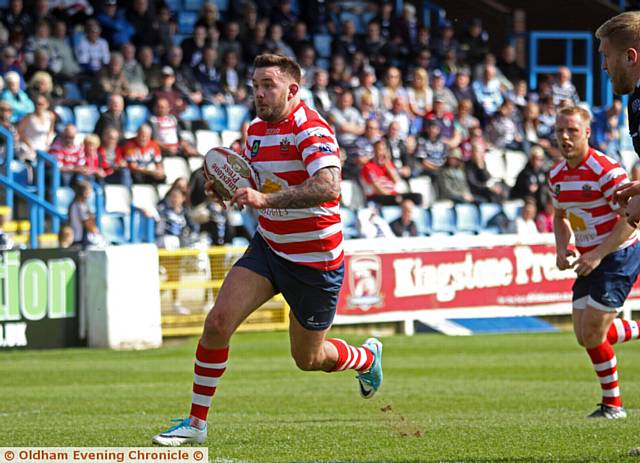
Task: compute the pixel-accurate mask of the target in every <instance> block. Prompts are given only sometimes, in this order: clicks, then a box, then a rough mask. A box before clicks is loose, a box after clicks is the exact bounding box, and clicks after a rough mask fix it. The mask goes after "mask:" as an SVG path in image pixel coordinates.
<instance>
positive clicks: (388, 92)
mask: <svg viewBox="0 0 640 463" xmlns="http://www.w3.org/2000/svg"><path fill="white" fill-rule="evenodd" d="M383 83H384V86H383V87H382V104H383V109H387V110H391V107H392V106H393V99H394V98H396V97H400V98H404V99H407V98H408V97H409V93H408V92H407V89H406V88H404V87H403V85H402V73H401V72H400V69H398V68H397V67H395V66H391V67H390V68H388V69H387V71H386V72H385V73H384V79H383Z"/></svg>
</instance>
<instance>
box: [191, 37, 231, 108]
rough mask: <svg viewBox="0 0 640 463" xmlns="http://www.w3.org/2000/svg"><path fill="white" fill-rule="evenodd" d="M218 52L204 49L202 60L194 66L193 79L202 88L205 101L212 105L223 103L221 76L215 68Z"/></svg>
mask: <svg viewBox="0 0 640 463" xmlns="http://www.w3.org/2000/svg"><path fill="white" fill-rule="evenodd" d="M217 59H218V52H217V51H216V49H215V48H213V47H205V49H204V51H203V53H202V60H201V61H200V62H199V63H198V64H197V65H196V67H195V70H194V77H195V78H196V80H197V81H198V83H199V84H200V86H201V87H202V94H203V96H204V99H205V100H208V101H210V102H212V103H223V102H224V95H223V93H222V83H221V82H220V79H221V76H220V72H219V71H218V67H217V66H216V61H217Z"/></svg>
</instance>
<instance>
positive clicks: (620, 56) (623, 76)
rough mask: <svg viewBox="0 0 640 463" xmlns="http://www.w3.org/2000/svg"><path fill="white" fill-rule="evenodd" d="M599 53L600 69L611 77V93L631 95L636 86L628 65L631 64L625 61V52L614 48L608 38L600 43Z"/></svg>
mask: <svg viewBox="0 0 640 463" xmlns="http://www.w3.org/2000/svg"><path fill="white" fill-rule="evenodd" d="M600 52H601V53H602V56H603V59H602V69H604V70H605V71H607V74H609V77H611V84H612V86H613V92H614V93H616V94H618V95H626V94H628V93H632V92H633V89H634V88H635V85H636V80H635V78H634V77H633V75H632V73H631V70H632V67H631V66H630V65H629V64H633V63H632V62H630V61H629V60H628V59H627V52H626V50H623V49H619V48H618V47H615V46H614V45H613V44H612V43H611V42H610V41H609V39H608V38H604V39H602V41H601V42H600Z"/></svg>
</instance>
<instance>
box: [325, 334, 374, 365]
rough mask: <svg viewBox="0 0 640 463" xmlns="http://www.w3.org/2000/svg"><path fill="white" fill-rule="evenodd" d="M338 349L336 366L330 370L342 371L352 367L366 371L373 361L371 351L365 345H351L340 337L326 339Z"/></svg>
mask: <svg viewBox="0 0 640 463" xmlns="http://www.w3.org/2000/svg"><path fill="white" fill-rule="evenodd" d="M326 342H329V343H331V344H333V345H334V346H335V348H336V349H337V350H338V360H337V362H336V366H335V367H333V370H331V371H343V370H348V369H353V370H356V371H367V370H368V369H369V368H371V364H372V363H373V353H372V352H371V351H370V350H369V349H367V348H366V347H353V346H350V345H349V344H347V343H346V341H343V340H342V339H336V338H333V339H327V340H326Z"/></svg>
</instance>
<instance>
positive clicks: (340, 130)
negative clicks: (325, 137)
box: [329, 90, 365, 150]
mask: <svg viewBox="0 0 640 463" xmlns="http://www.w3.org/2000/svg"><path fill="white" fill-rule="evenodd" d="M329 122H331V123H332V124H333V125H334V126H335V131H336V138H337V140H338V144H339V145H340V146H341V147H343V148H345V149H347V150H348V149H349V148H350V147H351V145H352V144H353V143H354V142H355V141H356V139H357V138H358V137H359V136H360V135H362V134H364V130H365V121H364V119H363V118H362V115H361V114H360V111H358V110H357V109H356V108H354V107H353V93H351V90H344V91H343V92H342V94H341V95H340V96H338V102H337V105H336V107H335V109H333V111H331V114H330V115H329Z"/></svg>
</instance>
